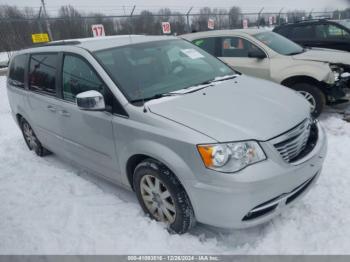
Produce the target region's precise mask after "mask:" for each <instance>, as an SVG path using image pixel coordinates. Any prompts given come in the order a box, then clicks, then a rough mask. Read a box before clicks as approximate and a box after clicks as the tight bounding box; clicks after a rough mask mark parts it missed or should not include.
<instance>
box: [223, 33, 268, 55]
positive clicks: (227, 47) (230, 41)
mask: <svg viewBox="0 0 350 262" xmlns="http://www.w3.org/2000/svg"><path fill="white" fill-rule="evenodd" d="M257 49H258V50H260V48H258V47H257V46H256V45H254V44H252V43H251V42H249V41H248V40H246V39H243V38H240V37H222V38H221V56H222V57H249V56H248V53H249V52H251V51H254V50H257ZM261 52H263V51H261Z"/></svg>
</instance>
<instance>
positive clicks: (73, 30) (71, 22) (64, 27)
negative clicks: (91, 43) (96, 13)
mask: <svg viewBox="0 0 350 262" xmlns="http://www.w3.org/2000/svg"><path fill="white" fill-rule="evenodd" d="M58 18H59V19H57V20H56V21H54V22H53V23H52V28H53V30H52V31H53V34H54V39H70V38H81V37H87V36H88V32H87V26H86V24H85V22H84V20H83V19H82V15H81V14H80V13H79V12H78V10H76V9H75V8H74V7H73V6H71V5H68V6H62V7H61V8H60V10H59V11H58Z"/></svg>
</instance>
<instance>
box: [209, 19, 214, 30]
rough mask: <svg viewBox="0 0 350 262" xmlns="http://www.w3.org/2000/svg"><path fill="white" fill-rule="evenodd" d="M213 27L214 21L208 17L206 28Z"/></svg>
mask: <svg viewBox="0 0 350 262" xmlns="http://www.w3.org/2000/svg"><path fill="white" fill-rule="evenodd" d="M214 27H215V22H214V19H210V18H209V19H208V28H209V29H211V30H213V29H214Z"/></svg>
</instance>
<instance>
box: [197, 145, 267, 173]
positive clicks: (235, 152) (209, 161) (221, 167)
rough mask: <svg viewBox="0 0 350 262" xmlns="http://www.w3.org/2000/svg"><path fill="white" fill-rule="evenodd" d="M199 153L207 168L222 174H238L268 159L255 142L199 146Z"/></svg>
mask: <svg viewBox="0 0 350 262" xmlns="http://www.w3.org/2000/svg"><path fill="white" fill-rule="evenodd" d="M197 148H198V151H199V153H200V155H201V157H202V160H203V163H204V165H205V166H206V167H207V168H210V169H213V170H216V171H220V172H225V173H229V172H236V171H239V170H241V169H243V168H245V167H246V166H249V165H251V164H253V163H257V162H260V161H263V160H265V159H266V155H265V153H264V151H263V150H262V149H261V147H260V145H259V144H258V143H257V142H255V141H243V142H234V143H223V144H208V145H198V146H197Z"/></svg>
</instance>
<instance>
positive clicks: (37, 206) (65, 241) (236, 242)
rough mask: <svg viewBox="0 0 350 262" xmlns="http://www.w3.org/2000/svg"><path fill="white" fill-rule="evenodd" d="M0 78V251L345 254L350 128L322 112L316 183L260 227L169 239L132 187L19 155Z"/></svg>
mask: <svg viewBox="0 0 350 262" xmlns="http://www.w3.org/2000/svg"><path fill="white" fill-rule="evenodd" d="M5 82H6V79H5V77H0V254H135V253H137V254H168V253H171V254H174V253H176V254H179V253H196V254H200V253H205V254H208V253H212V254H214V253H215V254H219V253H220V254H335V253H337V254H346V253H347V254H350V249H349V246H350V226H349V225H350V167H349V164H350V124H349V123H347V122H344V121H343V120H341V118H340V116H339V115H337V114H334V113H328V114H325V115H324V116H323V118H322V123H323V125H324V126H325V127H326V129H327V133H328V140H329V152H328V157H327V159H326V162H325V165H324V170H323V173H322V176H321V177H320V179H319V180H318V182H317V184H316V186H315V187H314V188H313V190H311V191H310V193H309V194H308V195H306V196H305V198H303V199H302V200H301V201H300V202H298V204H296V205H295V206H294V207H292V208H289V209H288V210H287V211H286V212H285V213H283V214H282V215H281V216H279V217H277V218H275V219H274V220H273V221H271V222H269V223H268V224H266V225H263V226H259V227H255V228H252V229H246V230H230V231H228V230H222V229H220V230H219V229H215V228H211V227H207V226H203V225H199V226H197V227H196V228H194V229H193V230H192V231H191V232H190V233H188V234H185V235H181V236H179V235H170V234H169V233H168V232H167V231H166V230H165V229H164V228H163V226H162V225H160V224H158V223H155V222H154V221H151V220H150V219H148V218H147V217H145V216H144V215H143V213H142V211H141V208H140V207H139V205H138V203H137V201H136V198H135V196H134V194H133V193H131V192H128V191H126V190H124V189H121V188H119V187H117V186H114V185H111V184H110V183H108V182H105V181H103V180H101V179H99V178H96V177H94V176H93V175H90V174H87V173H85V172H83V171H81V170H79V169H77V168H76V167H73V166H71V165H69V164H67V163H65V162H63V161H62V160H60V159H59V158H58V157H56V156H55V155H52V156H49V157H45V158H38V157H36V156H35V155H34V153H32V152H30V151H28V149H27V147H26V145H25V143H24V140H23V139H22V136H21V134H20V131H19V129H18V128H17V126H16V124H15V122H14V121H13V119H12V117H11V115H10V108H9V105H8V101H7V96H6V88H5Z"/></svg>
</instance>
